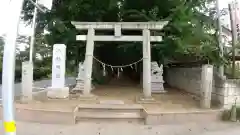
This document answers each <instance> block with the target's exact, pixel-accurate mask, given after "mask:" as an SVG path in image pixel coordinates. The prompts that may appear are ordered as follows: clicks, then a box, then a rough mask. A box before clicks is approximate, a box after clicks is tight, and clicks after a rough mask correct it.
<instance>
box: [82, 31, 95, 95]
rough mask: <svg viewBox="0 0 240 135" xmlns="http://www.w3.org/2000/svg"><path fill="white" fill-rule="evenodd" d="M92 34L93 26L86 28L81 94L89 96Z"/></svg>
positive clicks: (92, 48)
mask: <svg viewBox="0 0 240 135" xmlns="http://www.w3.org/2000/svg"><path fill="white" fill-rule="evenodd" d="M94 35H95V30H94V29H93V28H90V29H88V34H87V46H86V54H85V78H84V91H83V96H90V95H91V93H90V91H91V86H92V82H91V81H92V79H91V78H92V65H93V51H94V39H93V38H94Z"/></svg>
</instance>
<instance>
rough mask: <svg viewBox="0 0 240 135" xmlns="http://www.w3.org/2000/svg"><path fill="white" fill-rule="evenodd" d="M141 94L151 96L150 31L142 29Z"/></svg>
mask: <svg viewBox="0 0 240 135" xmlns="http://www.w3.org/2000/svg"><path fill="white" fill-rule="evenodd" d="M143 94H144V98H151V45H150V31H149V30H148V29H144V30H143Z"/></svg>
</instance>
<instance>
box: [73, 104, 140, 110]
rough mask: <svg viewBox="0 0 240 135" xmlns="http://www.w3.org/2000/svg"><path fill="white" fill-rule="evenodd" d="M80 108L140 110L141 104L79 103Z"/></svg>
mask: <svg viewBox="0 0 240 135" xmlns="http://www.w3.org/2000/svg"><path fill="white" fill-rule="evenodd" d="M78 108H79V110H80V109H108V110H109V109H117V110H140V109H143V106H142V105H140V104H123V105H115V104H79V105H78Z"/></svg>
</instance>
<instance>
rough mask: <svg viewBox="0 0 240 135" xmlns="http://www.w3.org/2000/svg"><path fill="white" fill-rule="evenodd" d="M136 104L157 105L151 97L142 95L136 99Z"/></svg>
mask: <svg viewBox="0 0 240 135" xmlns="http://www.w3.org/2000/svg"><path fill="white" fill-rule="evenodd" d="M136 102H137V103H139V104H153V103H157V102H156V100H155V99H154V98H153V97H144V96H143V95H141V96H137V97H136Z"/></svg>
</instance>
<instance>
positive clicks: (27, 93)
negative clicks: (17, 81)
mask: <svg viewBox="0 0 240 135" xmlns="http://www.w3.org/2000/svg"><path fill="white" fill-rule="evenodd" d="M32 85H33V63H32V62H29V61H26V62H23V63H22V84H21V87H22V95H23V97H22V99H21V100H22V101H23V102H25V101H31V100H32Z"/></svg>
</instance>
